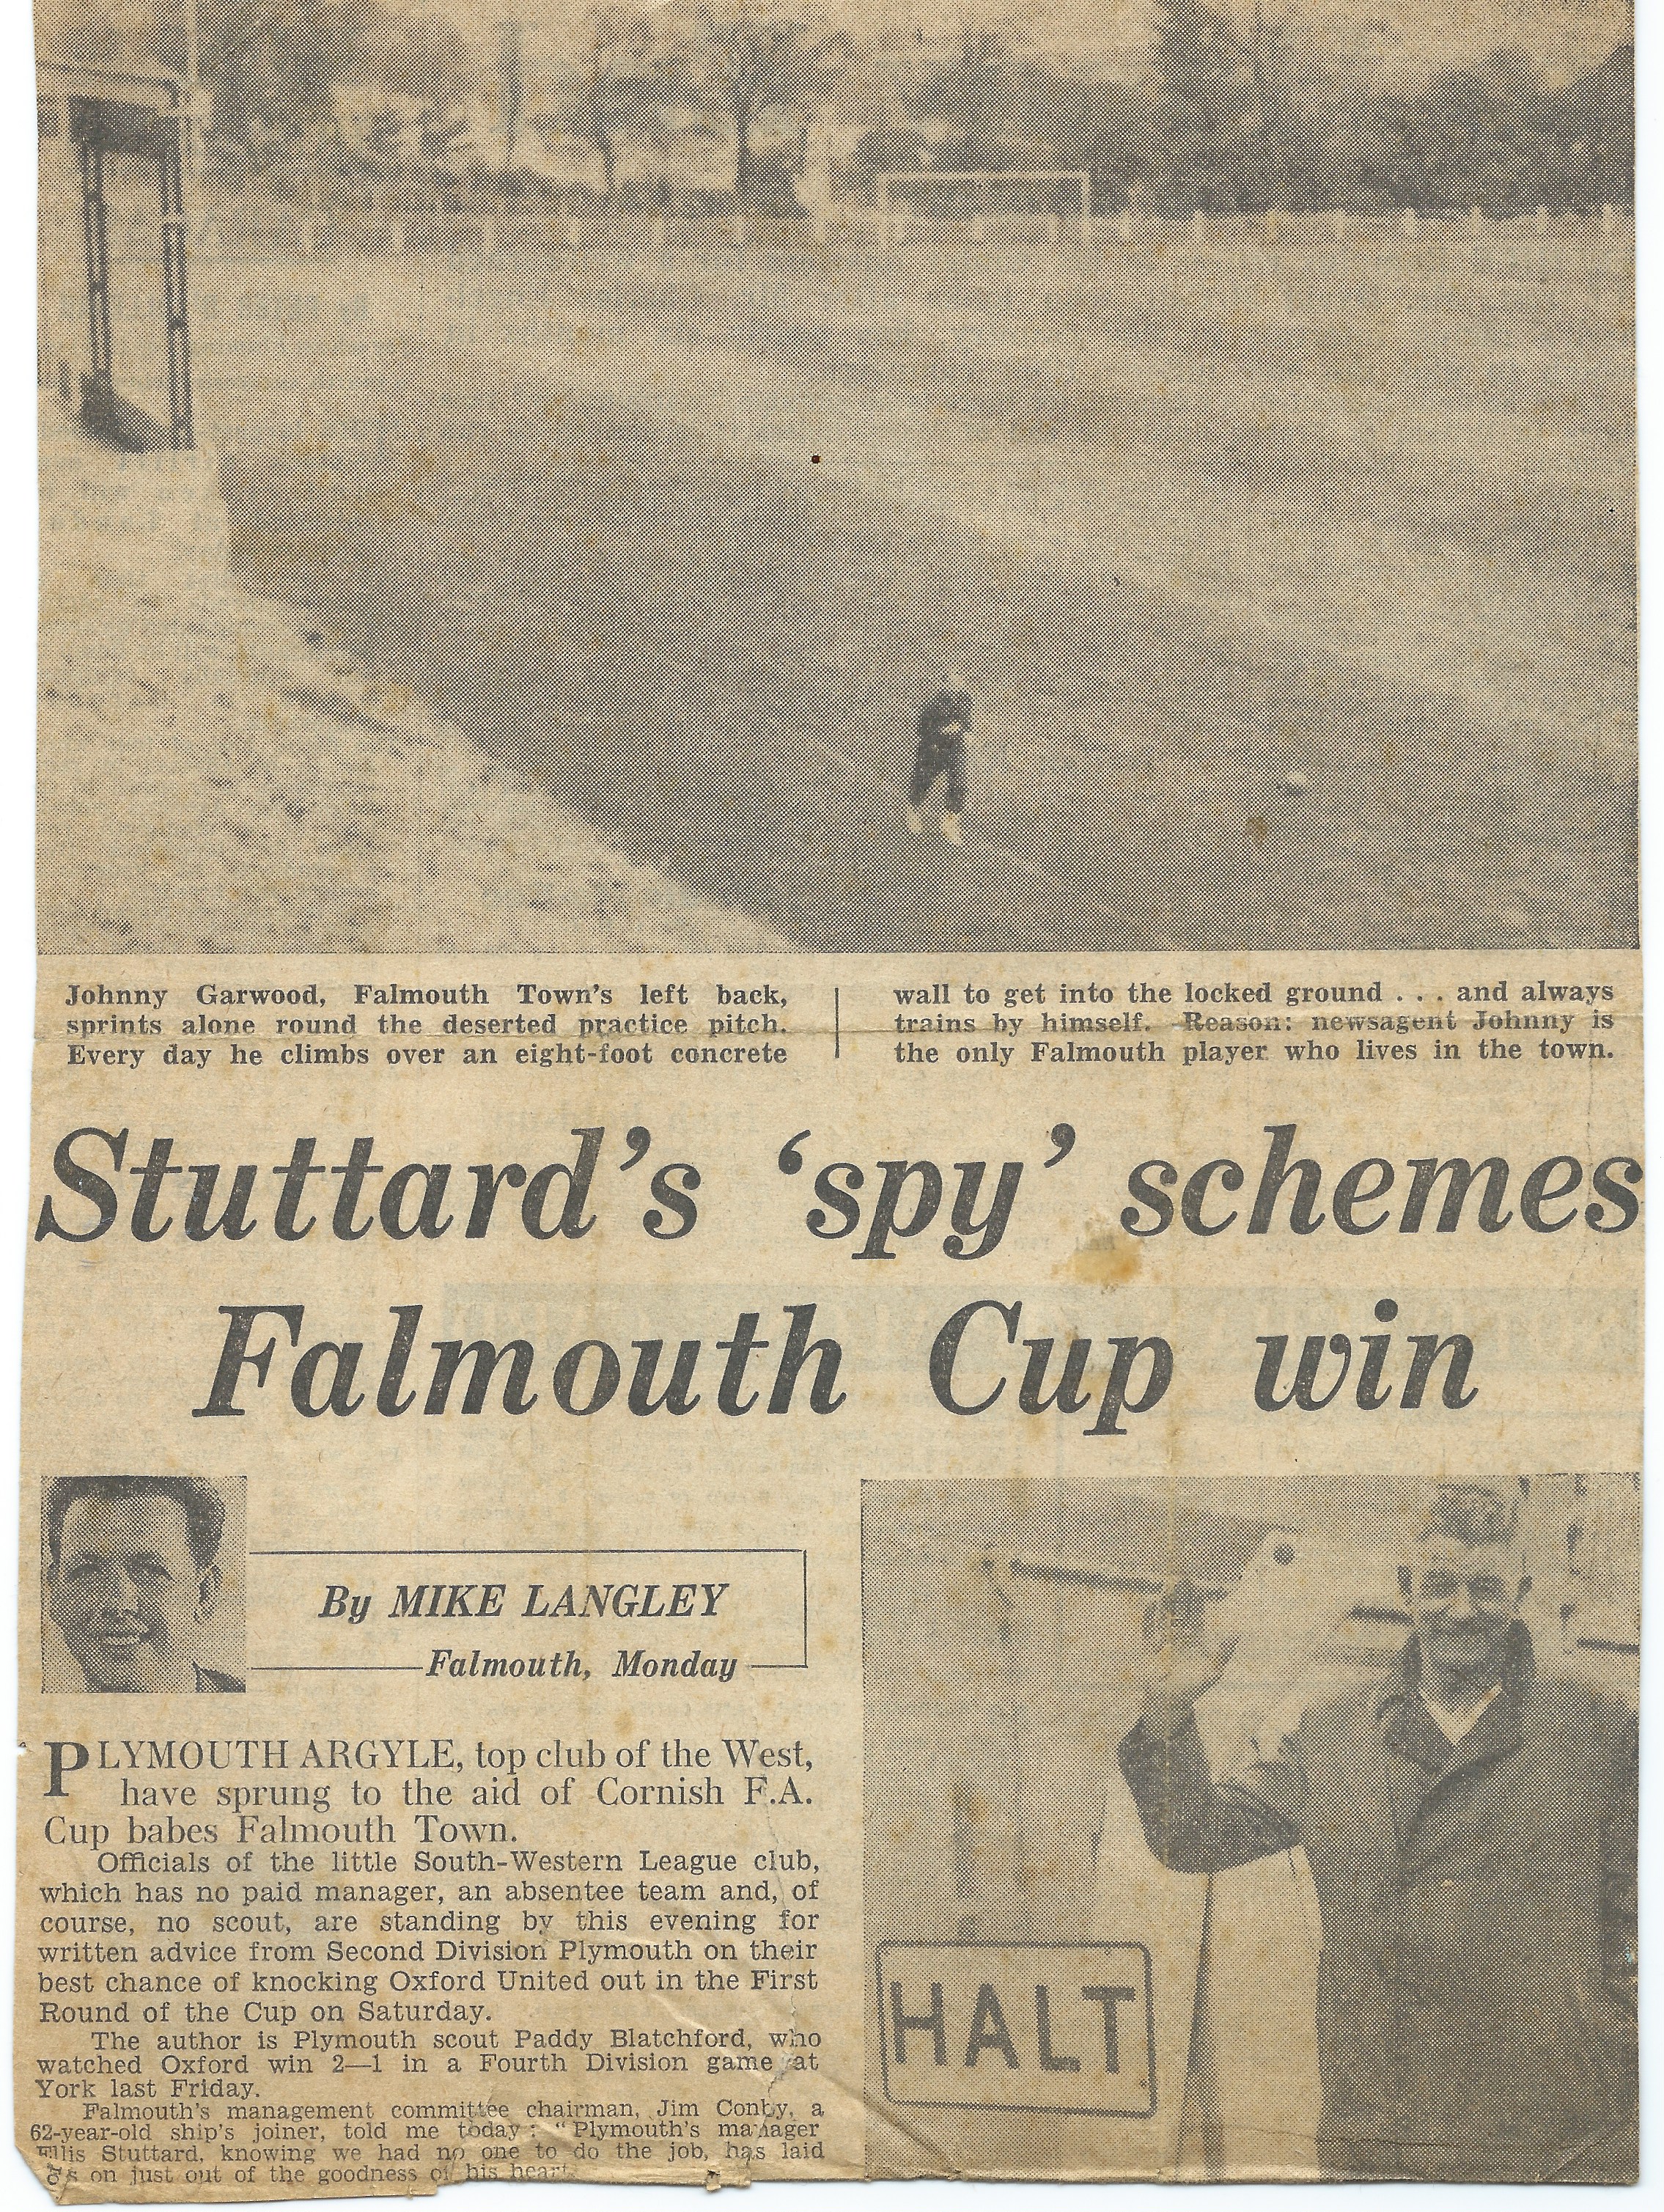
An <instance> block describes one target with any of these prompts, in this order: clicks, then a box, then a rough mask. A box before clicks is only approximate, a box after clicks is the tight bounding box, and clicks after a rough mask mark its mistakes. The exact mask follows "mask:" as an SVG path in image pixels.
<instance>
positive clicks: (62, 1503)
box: [46, 1476, 243, 1696]
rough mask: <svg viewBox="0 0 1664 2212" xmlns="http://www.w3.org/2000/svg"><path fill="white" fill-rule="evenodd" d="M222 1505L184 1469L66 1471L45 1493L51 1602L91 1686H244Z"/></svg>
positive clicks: (153, 1689) (169, 1690) (154, 1689)
mask: <svg viewBox="0 0 1664 2212" xmlns="http://www.w3.org/2000/svg"><path fill="white" fill-rule="evenodd" d="M225 1518H226V1516H225V1505H224V1503H223V1501H222V1498H221V1497H220V1495H219V1493H218V1492H217V1491H216V1489H215V1488H214V1487H213V1486H211V1485H210V1484H208V1483H204V1482H199V1481H195V1480H190V1479H188V1478H183V1477H179V1478H169V1477H162V1478H156V1479H153V1480H146V1479H144V1478H143V1477H124V1476H118V1477H111V1478H100V1477H93V1476H88V1477H68V1478H65V1479H64V1480H60V1481H58V1482H57V1483H55V1484H53V1485H52V1486H51V1488H50V1489H49V1491H48V1492H47V1498H46V1555H47V1556H46V1610H47V1613H48V1615H49V1617H50V1619H51V1620H52V1623H53V1625H54V1626H56V1627H57V1629H58V1632H59V1633H60V1634H61V1636H62V1637H63V1639H64V1644H66V1645H67V1646H68V1648H69V1651H70V1655H71V1656H72V1658H73V1659H74V1661H75V1662H76V1666H77V1667H78V1668H79V1669H80V1672H81V1674H82V1677H83V1678H84V1683H85V1686H86V1688H87V1689H88V1690H89V1691H94V1692H102V1693H105V1694H119V1693H126V1694H129V1695H132V1694H139V1693H143V1694H149V1695H151V1696H167V1695H173V1694H176V1693H184V1694H185V1695H191V1694H193V1693H195V1692H199V1691H210V1692H213V1691H221V1692H226V1691H240V1690H241V1689H242V1687H243V1684H242V1682H241V1680H239V1679H238V1678H237V1677H236V1676H235V1675H234V1674H230V1673H229V1672H228V1671H227V1670H226V1669H225V1668H222V1667H218V1666H214V1665H210V1664H209V1663H208V1662H209V1661H210V1658H212V1657H216V1656H223V1650H224V1645H225V1636H224V1634H223V1631H224V1629H225V1627H226V1625H227V1624H226V1623H225V1622H224V1620H222V1618H220V1608H221V1606H222V1567H221V1561H220V1554H221V1549H222V1544H223V1542H224V1536H225Z"/></svg>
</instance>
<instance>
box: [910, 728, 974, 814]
mask: <svg viewBox="0 0 1664 2212" xmlns="http://www.w3.org/2000/svg"><path fill="white" fill-rule="evenodd" d="M938 776H945V777H946V778H947V786H948V787H947V796H946V800H945V804H946V807H947V811H948V812H949V813H950V814H963V812H964V811H965V740H964V739H963V738H944V739H941V740H939V741H938V743H936V744H930V743H929V742H926V743H925V744H921V745H920V748H919V753H918V757H917V758H916V759H915V760H914V763H913V781H912V783H911V784H910V785H909V786H908V805H909V806H912V807H914V808H917V807H920V806H922V805H924V803H925V800H926V797H927V796H928V794H929V792H930V787H931V786H932V784H933V783H934V782H935V781H936V779H937V778H938Z"/></svg>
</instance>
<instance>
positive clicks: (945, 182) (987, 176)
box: [875, 169, 1092, 246]
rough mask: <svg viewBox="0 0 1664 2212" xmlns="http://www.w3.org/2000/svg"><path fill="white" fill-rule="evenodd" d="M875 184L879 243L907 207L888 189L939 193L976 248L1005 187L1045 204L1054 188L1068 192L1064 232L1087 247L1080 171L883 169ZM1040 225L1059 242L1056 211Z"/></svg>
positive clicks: (1088, 217) (1088, 187) (1085, 179)
mask: <svg viewBox="0 0 1664 2212" xmlns="http://www.w3.org/2000/svg"><path fill="white" fill-rule="evenodd" d="M875 182H876V185H877V187H878V193H877V198H878V227H879V232H880V234H881V235H882V236H883V237H884V238H885V239H891V240H893V239H897V238H899V237H900V236H901V234H902V223H903V222H905V220H906V216H907V212H908V202H907V201H906V200H905V199H897V198H896V197H893V195H892V187H896V186H909V185H930V186H932V187H937V186H942V187H945V188H946V197H948V199H949V201H950V203H952V202H954V201H956V202H957V203H958V204H959V206H960V207H961V208H963V209H964V210H967V221H968V222H969V230H970V237H971V243H972V244H973V245H975V246H982V245H986V244H987V235H988V218H989V215H990V212H991V209H990V202H991V201H992V200H993V198H994V197H996V195H998V194H1001V193H1004V192H1005V191H1007V190H1008V188H1010V187H1011V186H1013V185H1024V186H1028V187H1031V188H1034V189H1035V191H1038V192H1039V193H1040V194H1041V195H1042V197H1046V198H1050V197H1053V195H1054V188H1055V187H1057V186H1060V185H1065V186H1072V188H1073V190H1074V192H1075V194H1076V196H1077V204H1076V206H1075V207H1074V209H1073V210H1072V211H1071V213H1070V217H1069V221H1070V226H1071V228H1072V230H1073V231H1074V233H1075V235H1076V236H1077V237H1078V239H1079V240H1080V242H1081V244H1082V245H1083V246H1090V244H1091V242H1092V179H1091V177H1090V174H1089V173H1088V172H1087V171H1086V170H1084V169H885V170H884V171H883V172H881V173H880V174H879V175H878V178H877V179H875ZM1045 220H1046V222H1047V223H1048V227H1049V228H1050V231H1051V234H1052V238H1053V240H1054V242H1055V241H1057V240H1060V239H1061V238H1062V235H1063V222H1062V218H1061V217H1060V216H1059V215H1058V214H1057V212H1056V210H1054V209H1052V210H1046V211H1045Z"/></svg>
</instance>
